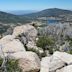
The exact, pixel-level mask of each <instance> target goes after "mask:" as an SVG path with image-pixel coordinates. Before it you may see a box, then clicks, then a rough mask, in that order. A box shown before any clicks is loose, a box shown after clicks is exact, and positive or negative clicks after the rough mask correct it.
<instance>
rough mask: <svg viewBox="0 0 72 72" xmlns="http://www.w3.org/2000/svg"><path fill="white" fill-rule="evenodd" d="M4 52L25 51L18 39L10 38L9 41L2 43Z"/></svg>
mask: <svg viewBox="0 0 72 72" xmlns="http://www.w3.org/2000/svg"><path fill="white" fill-rule="evenodd" d="M2 46H3V52H4V53H8V52H9V53H15V52H19V51H25V48H24V46H23V44H22V43H21V42H20V41H19V40H18V39H15V40H12V41H11V42H9V43H7V44H4V45H2Z"/></svg>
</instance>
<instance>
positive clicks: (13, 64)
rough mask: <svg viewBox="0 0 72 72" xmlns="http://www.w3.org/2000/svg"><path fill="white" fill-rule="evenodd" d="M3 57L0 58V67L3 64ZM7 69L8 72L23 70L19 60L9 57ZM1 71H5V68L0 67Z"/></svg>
mask: <svg viewBox="0 0 72 72" xmlns="http://www.w3.org/2000/svg"><path fill="white" fill-rule="evenodd" d="M2 62H3V59H1V58H0V67H1V65H2ZM6 70H7V72H22V71H21V69H20V68H19V66H18V60H14V59H12V60H11V59H9V60H7V62H6ZM0 72H4V68H0Z"/></svg>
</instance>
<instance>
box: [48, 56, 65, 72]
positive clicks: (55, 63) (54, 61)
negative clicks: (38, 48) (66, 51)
mask: <svg viewBox="0 0 72 72" xmlns="http://www.w3.org/2000/svg"><path fill="white" fill-rule="evenodd" d="M64 65H65V63H64V62H63V61H62V60H60V59H59V58H57V57H55V56H52V57H51V61H50V65H49V71H55V70H56V69H58V68H62V67H63V66H64Z"/></svg>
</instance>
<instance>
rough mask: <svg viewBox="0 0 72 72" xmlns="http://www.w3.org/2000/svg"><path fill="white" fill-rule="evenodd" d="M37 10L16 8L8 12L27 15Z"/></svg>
mask: <svg viewBox="0 0 72 72" xmlns="http://www.w3.org/2000/svg"><path fill="white" fill-rule="evenodd" d="M35 12H37V11H35V10H15V11H8V13H11V14H14V15H25V14H30V13H35Z"/></svg>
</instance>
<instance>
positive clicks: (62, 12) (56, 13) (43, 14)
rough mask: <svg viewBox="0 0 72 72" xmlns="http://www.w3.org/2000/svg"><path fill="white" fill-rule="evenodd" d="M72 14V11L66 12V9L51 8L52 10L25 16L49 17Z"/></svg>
mask: <svg viewBox="0 0 72 72" xmlns="http://www.w3.org/2000/svg"><path fill="white" fill-rule="evenodd" d="M67 14H71V15H72V11H70V10H64V9H58V8H51V9H45V10H42V11H40V12H36V13H31V14H26V15H24V16H28V17H47V16H59V15H67Z"/></svg>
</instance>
